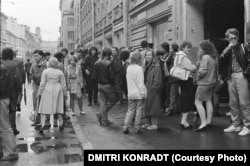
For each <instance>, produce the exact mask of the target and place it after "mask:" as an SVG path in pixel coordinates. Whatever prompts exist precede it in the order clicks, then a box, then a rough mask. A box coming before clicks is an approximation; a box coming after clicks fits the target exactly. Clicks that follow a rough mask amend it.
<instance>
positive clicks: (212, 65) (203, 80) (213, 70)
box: [196, 55, 218, 85]
mask: <svg viewBox="0 0 250 166" xmlns="http://www.w3.org/2000/svg"><path fill="white" fill-rule="evenodd" d="M217 70H218V65H217V62H216V60H215V59H213V58H212V57H211V56H209V55H204V56H203V57H202V58H201V61H200V63H198V71H197V78H196V79H197V80H196V82H197V85H213V84H215V83H216V80H217Z"/></svg>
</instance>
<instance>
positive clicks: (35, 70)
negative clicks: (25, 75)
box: [30, 61, 47, 85]
mask: <svg viewBox="0 0 250 166" xmlns="http://www.w3.org/2000/svg"><path fill="white" fill-rule="evenodd" d="M45 69H47V63H46V62H45V61H43V62H42V63H41V64H39V65H38V64H37V63H33V64H32V66H31V68H30V78H31V80H33V82H34V83H36V84H37V85H39V84H40V82H41V78H42V73H43V71H44V70H45Z"/></svg>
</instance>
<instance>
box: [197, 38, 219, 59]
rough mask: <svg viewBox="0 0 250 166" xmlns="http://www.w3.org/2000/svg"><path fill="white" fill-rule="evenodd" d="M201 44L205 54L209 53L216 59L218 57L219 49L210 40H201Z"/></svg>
mask: <svg viewBox="0 0 250 166" xmlns="http://www.w3.org/2000/svg"><path fill="white" fill-rule="evenodd" d="M199 46H200V47H201V49H202V50H203V53H204V55H209V56H211V57H212V58H213V59H216V58H217V57H218V53H217V50H216V48H215V46H214V44H213V43H212V42H211V41H209V40H204V41H201V42H200V44H199Z"/></svg>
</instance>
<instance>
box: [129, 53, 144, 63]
mask: <svg viewBox="0 0 250 166" xmlns="http://www.w3.org/2000/svg"><path fill="white" fill-rule="evenodd" d="M140 57H141V53H140V52H137V51H134V52H132V53H131V54H130V56H129V62H130V64H138V63H139V60H140Z"/></svg>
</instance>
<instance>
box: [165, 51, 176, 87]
mask: <svg viewBox="0 0 250 166" xmlns="http://www.w3.org/2000/svg"><path fill="white" fill-rule="evenodd" d="M175 55H176V54H175V52H171V53H170V55H169V58H168V60H167V67H168V71H169V72H170V70H171V68H172V67H173V66H174V58H175ZM168 82H169V83H170V84H171V83H177V82H178V79H176V78H174V77H172V76H169V79H168Z"/></svg>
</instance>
